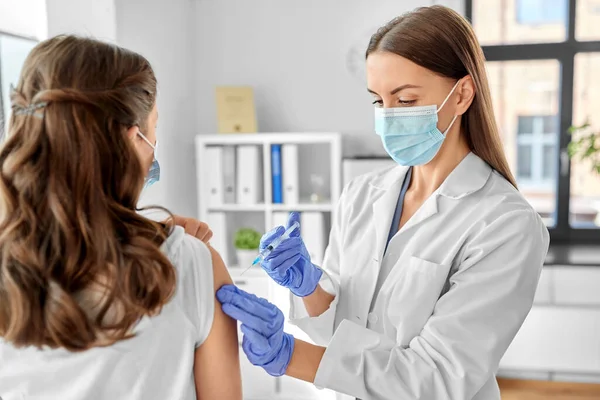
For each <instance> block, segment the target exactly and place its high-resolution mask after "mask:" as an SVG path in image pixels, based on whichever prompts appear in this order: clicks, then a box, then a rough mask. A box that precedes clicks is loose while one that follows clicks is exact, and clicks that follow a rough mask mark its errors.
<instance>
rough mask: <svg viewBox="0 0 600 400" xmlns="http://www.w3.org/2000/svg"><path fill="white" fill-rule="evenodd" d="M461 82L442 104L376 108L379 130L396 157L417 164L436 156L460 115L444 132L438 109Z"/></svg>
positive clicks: (386, 145) (426, 161) (408, 163)
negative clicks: (441, 127) (441, 129)
mask: <svg viewBox="0 0 600 400" xmlns="http://www.w3.org/2000/svg"><path fill="white" fill-rule="evenodd" d="M459 82H460V80H459V81H458V82H456V84H455V85H454V87H453V88H452V90H451V91H450V93H449V94H448V96H446V99H445V100H444V101H443V102H442V104H441V105H440V107H439V108H438V107H437V106H436V105H431V106H420V107H399V108H376V109H375V132H377V134H378V135H379V136H381V141H382V142H383V147H384V148H385V150H386V151H387V152H388V154H389V155H390V157H392V159H393V160H394V161H396V162H397V163H398V164H400V165H405V166H414V165H424V164H427V163H429V162H430V161H431V160H433V158H434V157H435V155H436V154H437V153H438V151H439V150H440V147H442V143H443V141H444V139H445V138H446V133H448V131H449V130H450V128H451V127H452V125H453V124H454V121H456V118H457V115H455V116H454V118H453V119H452V121H451V122H450V125H449V126H448V128H446V130H445V131H444V132H443V133H442V132H440V130H439V129H438V127H437V123H438V113H439V111H440V110H441V109H442V108H443V107H444V105H445V104H446V102H447V101H448V99H449V98H450V96H451V95H452V93H454V90H455V89H456V86H458V83H459Z"/></svg>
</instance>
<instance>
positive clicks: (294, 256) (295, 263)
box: [260, 212, 323, 297]
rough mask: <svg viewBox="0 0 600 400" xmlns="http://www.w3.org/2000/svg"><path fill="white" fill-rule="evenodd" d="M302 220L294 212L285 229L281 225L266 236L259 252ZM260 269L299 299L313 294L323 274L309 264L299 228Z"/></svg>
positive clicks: (270, 255) (266, 258)
mask: <svg viewBox="0 0 600 400" xmlns="http://www.w3.org/2000/svg"><path fill="white" fill-rule="evenodd" d="M299 219H300V215H299V214H298V213H296V212H293V213H291V214H290V217H289V219H288V222H287V226H286V227H285V228H284V227H282V226H279V227H277V228H275V229H273V230H272V231H271V232H268V233H266V234H265V235H264V236H263V237H262V239H261V240H260V251H262V250H264V249H265V248H266V247H267V246H268V245H269V244H270V243H271V242H272V241H273V240H275V239H277V238H278V237H279V236H281V235H283V233H284V232H285V230H286V229H287V228H289V227H290V226H292V225H293V224H294V222H299V221H298V220H299ZM261 266H262V268H263V269H264V270H265V272H266V273H267V274H268V275H269V276H270V277H271V278H273V280H274V281H275V282H277V283H278V284H280V285H281V286H284V287H286V288H288V289H290V291H291V292H292V293H294V294H295V295H296V296H299V297H306V296H308V295H310V294H312V293H313V292H314V291H315V289H316V288H317V285H318V284H319V280H320V279H321V275H323V271H322V270H321V268H319V267H317V266H315V265H314V264H313V263H312V262H311V261H310V255H309V254H308V250H306V246H305V245H304V241H303V240H302V238H301V237H300V232H299V229H296V230H295V231H294V232H292V234H291V235H290V237H289V238H288V239H284V240H283V241H282V242H281V243H280V244H279V246H277V247H275V248H274V249H273V251H272V252H271V254H269V255H268V256H267V257H265V259H264V260H263V261H262V263H261Z"/></svg>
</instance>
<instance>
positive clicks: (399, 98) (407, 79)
mask: <svg viewBox="0 0 600 400" xmlns="http://www.w3.org/2000/svg"><path fill="white" fill-rule="evenodd" d="M455 84H456V80H455V79H452V78H446V77H443V76H440V75H438V74H436V73H434V72H432V71H430V70H428V69H426V68H423V67H421V66H420V65H417V64H415V63H414V62H412V61H410V60H408V59H406V58H404V57H401V56H399V55H397V54H394V53H390V52H375V53H371V54H370V55H369V57H368V58H367V90H368V91H369V93H371V94H372V96H373V104H374V105H375V106H376V107H384V108H396V107H415V106H429V105H434V104H435V105H436V106H438V107H439V106H440V105H441V104H442V102H443V101H444V99H445V98H446V96H448V93H450V91H451V90H452V87H453V86H454V85H455ZM455 93H456V92H455ZM455 93H454V94H453V95H452V96H454V95H455ZM452 96H450V98H449V99H448V103H447V104H446V105H445V106H444V108H443V109H442V110H441V111H440V113H439V120H440V122H441V125H442V126H447V124H446V123H445V122H447V123H450V120H451V119H452V118H453V116H454V112H455V111H456V110H455V105H453V104H452V103H453V102H452Z"/></svg>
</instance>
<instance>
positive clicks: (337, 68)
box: [196, 0, 463, 155]
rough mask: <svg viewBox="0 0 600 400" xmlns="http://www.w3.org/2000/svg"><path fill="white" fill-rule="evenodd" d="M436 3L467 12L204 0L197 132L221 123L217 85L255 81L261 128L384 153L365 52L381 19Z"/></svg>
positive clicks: (360, 2)
mask: <svg viewBox="0 0 600 400" xmlns="http://www.w3.org/2000/svg"><path fill="white" fill-rule="evenodd" d="M434 3H442V4H445V5H448V6H451V7H453V8H455V9H457V10H459V11H460V12H461V13H462V12H463V1H462V0H445V1H437V2H436V1H432V0H404V1H398V0H379V1H376V2H374V1H371V0H328V1H323V0H304V1H272V0H252V1H247V0H219V1H198V2H197V10H196V23H197V24H198V32H197V35H198V36H197V41H196V54H197V57H198V60H197V66H198V81H197V86H196V88H197V96H198V99H199V103H198V106H199V107H198V112H197V126H198V131H199V132H202V133H208V132H215V130H216V120H215V119H216V118H215V113H216V110H215V102H214V86H215V85H226V84H231V85H236V84H240V85H242V84H243V85H252V86H254V88H255V97H256V107H257V114H258V122H259V130H260V131H263V132H289V131H317V132H318V131H335V132H342V133H344V135H345V136H344V153H345V155H356V154H360V155H368V154H385V153H384V150H383V148H382V146H381V144H380V141H379V139H378V137H377V136H375V134H374V133H373V121H372V112H373V111H372V106H371V102H370V96H368V95H367V92H366V87H365V82H364V76H363V69H364V66H363V64H364V51H365V49H366V46H367V43H368V39H369V37H370V35H371V34H372V33H373V32H374V31H375V30H376V29H377V28H378V27H379V26H381V25H383V24H384V23H386V22H387V21H388V20H390V19H392V18H393V17H396V16H398V15H400V14H402V13H403V12H405V11H408V10H412V9H413V8H415V7H418V6H423V5H431V4H434ZM349 64H350V68H349ZM349 69H354V70H356V71H357V72H356V74H357V75H358V76H353V75H352V74H351V73H350V72H349Z"/></svg>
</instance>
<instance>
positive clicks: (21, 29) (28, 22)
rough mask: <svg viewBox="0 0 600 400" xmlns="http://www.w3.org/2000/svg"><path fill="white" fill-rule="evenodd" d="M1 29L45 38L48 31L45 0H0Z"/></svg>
mask: <svg viewBox="0 0 600 400" xmlns="http://www.w3.org/2000/svg"><path fill="white" fill-rule="evenodd" d="M0 31H2V32H7V33H12V34H14V35H19V36H26V37H30V38H35V39H45V38H46V34H47V31H48V23H47V21H46V1H45V0H0Z"/></svg>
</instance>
